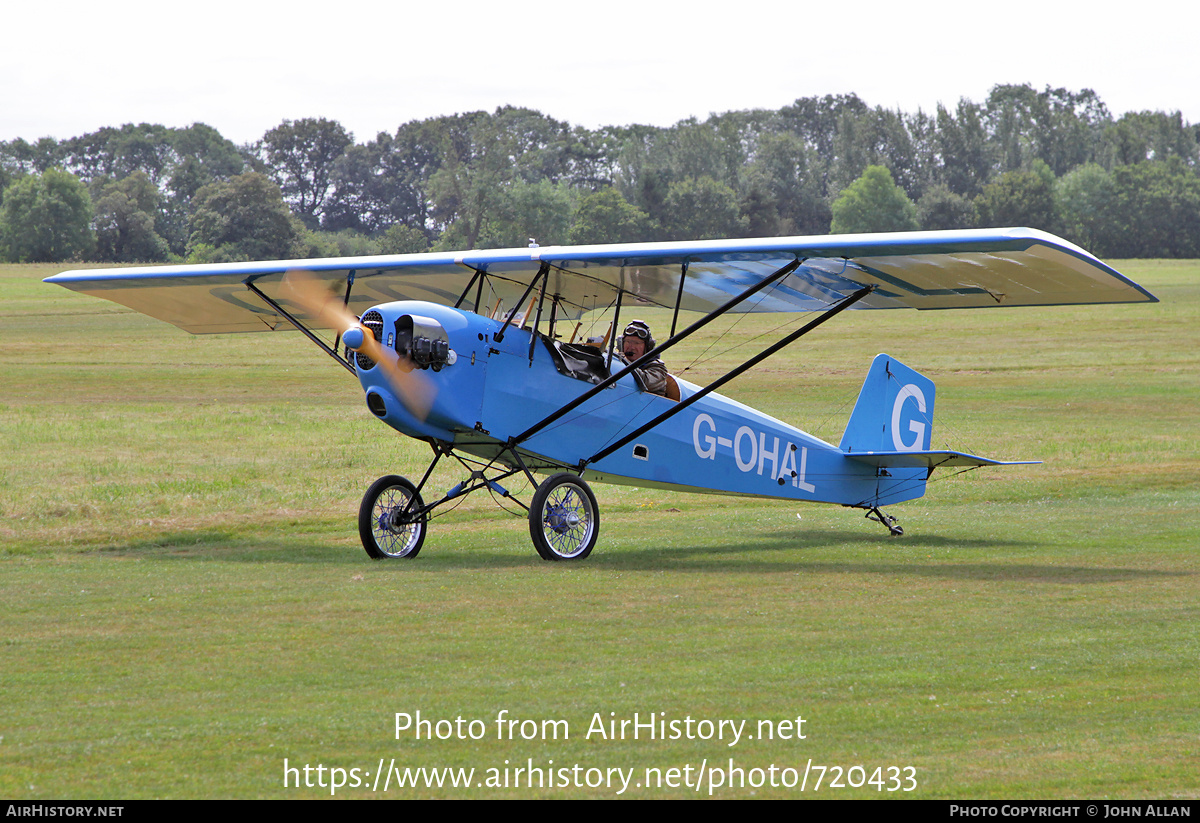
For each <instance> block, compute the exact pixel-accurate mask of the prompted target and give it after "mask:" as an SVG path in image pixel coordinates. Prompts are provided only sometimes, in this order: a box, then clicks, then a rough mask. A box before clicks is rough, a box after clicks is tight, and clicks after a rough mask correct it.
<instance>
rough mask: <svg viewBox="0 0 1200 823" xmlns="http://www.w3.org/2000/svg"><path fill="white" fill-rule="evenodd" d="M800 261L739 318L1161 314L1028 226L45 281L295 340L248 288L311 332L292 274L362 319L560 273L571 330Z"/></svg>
mask: <svg viewBox="0 0 1200 823" xmlns="http://www.w3.org/2000/svg"><path fill="white" fill-rule="evenodd" d="M795 260H800V261H801V265H800V266H799V267H798V268H797V269H796V270H795V271H794V272H792V273H791V274H789V275H788V276H787V277H786V278H785V279H783V280H782V281H781V282H779V283H777V284H775V285H774V286H773V287H771V288H769V289H765V290H763V291H761V292H759V293H758V294H756V295H755V296H754V297H752V298H751V299H750V300H748V301H746V304H745V305H743V306H740V307H739V308H737V309H734V311H745V312H802V311H812V310H816V309H822V308H825V307H827V306H828V305H829V304H831V303H833V302H835V301H837V300H839V299H841V298H842V297H845V296H847V295H849V294H851V293H853V292H855V291H857V290H859V289H861V288H862V287H863V286H866V285H872V286H874V287H875V290H874V291H873V292H872V293H871V294H870V295H869V296H867V297H866V298H865V299H863V300H861V301H860V302H859V303H857V304H855V306H854V308H872V309H889V308H915V309H957V308H989V307H998V306H999V307H1004V306H1048V305H1064V304H1082V303H1136V302H1157V299H1156V298H1155V297H1154V295H1152V294H1150V293H1149V292H1148V291H1146V290H1145V289H1143V288H1142V287H1141V286H1139V285H1138V284H1136V283H1134V282H1133V281H1131V280H1129V279H1128V278H1126V277H1124V276H1123V275H1121V274H1120V273H1118V272H1117V271H1116V270H1114V269H1112V268H1110V267H1109V266H1107V265H1105V264H1104V263H1102V262H1101V261H1100V260H1098V259H1097V258H1095V257H1093V256H1092V255H1091V254H1089V253H1088V252H1086V251H1084V250H1083V249H1081V248H1079V247H1078V246H1075V245H1072V244H1071V243H1068V242H1067V241H1065V240H1062V239H1061V238H1058V237H1055V236H1054V235H1051V234H1047V233H1045V232H1041V231H1038V230H1036V229H1027V228H1010V229H978V230H966V231H939V232H905V233H893V234H862V235H830V236H820V237H777V238H762V239H746V240H701V241H693V242H677V243H676V242H669V243H628V244H621V245H605V246H546V247H533V248H524V249H498V250H490V251H465V252H432V253H425V254H410V255H394V256H377V257H351V258H337V259H321V260H292V261H270V262H260V263H225V264H212V265H195V266H148V267H136V268H124V269H88V270H78V271H68V272H64V273H62V274H57V275H54V276H53V277H48V278H46V281H47V282H49V283H56V284H58V285H61V286H65V287H66V288H69V289H72V290H74V291H79V292H83V293H86V294H91V295H94V296H96V297H104V298H106V299H109V300H112V301H114V302H117V303H120V304H122V305H125V306H128V307H130V308H132V309H135V310H137V311H139V312H142V313H144V314H148V315H150V316H151V317H157V318H159V319H161V320H165V321H166V322H168V323H173V324H174V325H176V326H179V327H180V328H182V329H184V330H186V331H189V332H193V333H197V334H200V333H214V332H241V331H267V330H274V329H280V328H290V326H289V325H288V324H287V323H285V322H283V320H282V319H281V318H280V317H279V316H278V314H277V313H276V312H275V311H274V310H272V309H271V308H269V307H268V306H267V305H266V304H265V303H263V301H262V300H261V299H259V298H258V297H257V296H256V295H254V294H252V293H251V292H250V291H249V290H248V288H247V284H253V285H254V286H255V287H256V288H258V289H260V290H261V291H262V292H263V293H264V294H266V295H268V296H269V297H271V298H272V299H274V300H277V301H278V302H279V304H280V305H281V306H283V307H284V308H286V309H287V310H289V311H291V312H293V313H294V314H295V315H296V316H297V317H299V318H301V319H305V320H311V319H312V318H307V317H305V316H304V313H303V311H302V310H301V309H300V308H299V307H297V306H293V305H290V304H289V303H288V302H287V301H286V300H285V299H283V297H282V296H281V294H280V285H279V284H280V281H281V280H282V278H283V275H284V274H285V273H286V272H287V271H289V270H291V269H304V270H306V271H309V272H312V273H313V274H314V275H315V276H316V277H318V278H319V279H322V280H324V281H326V282H328V284H329V286H330V290H331V292H332V293H336V294H337V295H339V296H341V295H343V294H344V292H345V291H346V286H347V280H348V279H350V278H351V276H352V277H353V280H354V282H353V285H352V287H351V289H350V299H349V305H350V308H351V310H352V311H354V312H355V314H361V313H362V312H363V311H365V310H366V309H367V308H369V307H371V306H373V305H376V304H379V303H384V302H389V301H392V300H427V301H431V302H434V303H440V304H443V305H451V306H453V305H461V306H462V307H463V308H468V309H475V308H476V306H475V302H476V299H477V298H478V302H479V310H480V311H481V312H487V313H491V311H493V310H494V308H495V306H496V305H501V306H503V308H504V309H505V310H508V309H511V308H513V307H514V306H515V304H516V303H517V301H519V300H520V299H521V295H522V294H523V292H524V291H525V289H526V287H527V286H528V285H529V283H530V282H531V281H532V280H533V279H534V278H535V277H536V276H537V273H538V271H539V269H540V268H541V267H542V266H543V265H544V264H548V265H549V275H548V278H549V279H548V282H547V290H546V293H547V295H556V296H558V298H559V306H560V314H559V318H560V319H568V318H574V317H578V316H579V315H580V314H582V313H583V312H586V311H589V310H592V309H598V308H604V307H606V306H608V305H610V304H611V303H613V302H614V300H615V299H616V295H617V293H618V292H622V293H623V294H624V295H625V297H624V298H623V300H624V302H625V305H627V306H628V305H630V304H631V303H636V304H641V305H646V306H651V305H653V306H661V307H665V308H673V307H675V306H676V305H677V304H678V306H679V307H680V308H681V309H683V310H688V311H698V312H709V311H712V310H713V309H715V308H717V307H718V306H720V305H722V304H723V303H725V302H726V301H728V300H729V299H730V298H732V297H733V296H735V295H737V294H739V293H740V292H742V291H743V290H744V289H746V288H748V287H749V286H751V285H753V284H755V283H757V282H759V281H761V280H763V279H764V278H766V277H769V276H770V275H771V274H772V273H773V272H775V271H776V270H778V269H780V268H781V267H783V266H784V265H787V264H789V263H792V262H793V261H795ZM480 273H482V277H481V274H480ZM480 278H481V279H480Z"/></svg>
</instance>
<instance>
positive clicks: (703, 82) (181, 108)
mask: <svg viewBox="0 0 1200 823" xmlns="http://www.w3.org/2000/svg"><path fill="white" fill-rule="evenodd" d="M10 5H11V6H14V7H10V8H7V9H6V10H5V11H4V13H3V16H2V17H0V27H2V29H3V31H4V37H3V40H4V42H3V46H2V48H0V140H11V139H13V138H16V137H24V138H25V139H27V140H30V141H32V140H36V139H37V138H38V137H42V136H47V135H48V136H52V137H55V138H59V139H62V138H66V137H72V136H76V135H80V134H84V133H87V132H90V131H95V130H96V129H98V128H101V127H103V126H120V125H121V124H123V123H128V122H151V123H163V124H165V125H168V126H186V125H189V124H191V123H193V122H203V123H207V124H208V125H210V126H213V127H215V128H216V129H217V130H218V131H220V132H221V133H222V134H223V135H224V136H225V137H227V138H229V139H231V140H233V141H234V142H236V143H245V142H249V141H253V140H256V139H258V138H259V137H261V136H262V135H263V133H264V132H266V131H267V130H268V129H270V128H273V127H274V126H277V125H279V123H281V122H282V121H283V120H284V119H285V118H286V119H292V120H295V119H298V118H302V117H328V118H331V119H334V120H337V121H339V122H340V123H341V124H342V125H343V126H345V127H346V128H347V129H349V130H351V131H352V132H353V133H354V136H355V138H356V139H357V140H358V141H359V142H365V141H367V140H370V139H372V138H373V137H374V136H375V134H376V133H377V132H379V131H388V132H394V131H395V130H396V127H397V126H399V125H400V124H401V123H404V122H407V121H408V120H413V119H423V118H426V117H433V116H436V115H441V114H453V113H455V112H462V111H473V110H476V109H487V110H492V109H495V108H496V107H497V106H500V105H504V104H512V105H517V106H525V107H528V108H534V109H538V110H540V111H542V112H543V113H544V114H547V115H549V116H551V117H554V118H557V119H559V120H566V121H568V122H570V123H572V124H576V125H584V126H589V127H595V126H599V125H603V124H612V125H624V124H629V123H649V124H654V125H664V126H665V125H670V124H672V123H674V122H677V121H678V120H680V119H683V118H685V117H689V116H696V117H698V118H700V119H703V118H705V117H707V116H708V115H709V114H710V113H713V112H723V111H729V110H734V109H749V108H769V109H777V108H780V107H782V106H784V105H787V104H788V103H791V102H792V101H793V100H795V99H796V98H798V97H809V96H819V95H825V94H848V93H851V92H853V93H856V94H858V95H859V97H861V98H862V99H863V100H864V101H865V102H866V103H867V104H868V105H871V106H876V105H879V106H884V107H887V108H893V109H894V108H900V109H902V110H904V111H906V112H910V113H911V112H915V111H916V110H917V109H918V108H921V109H924V110H926V111H928V112H932V111H933V110H934V107H935V106H936V105H937V103H938V102H939V101H940V102H942V103H944V104H946V105H947V106H948V107H953V106H954V104H955V103H957V101H958V100H959V98H961V97H967V98H969V99H971V100H974V101H976V102H983V100H984V99H985V98H986V96H987V93H988V90H989V89H990V88H991V87H992V86H993V85H994V84H996V83H1029V84H1031V85H1032V86H1034V87H1035V88H1037V89H1039V90H1040V89H1042V88H1044V87H1045V86H1047V85H1050V86H1053V87H1056V88H1057V87H1065V88H1067V89H1070V90H1072V91H1078V90H1081V89H1084V88H1091V89H1093V90H1094V91H1096V93H1097V94H1099V95H1100V98H1101V99H1102V100H1103V101H1104V102H1105V103H1106V104H1107V105H1108V108H1109V110H1110V111H1111V112H1112V113H1113V115H1114V116H1119V115H1120V114H1122V113H1124V112H1126V111H1140V110H1146V109H1150V110H1161V111H1176V110H1180V111H1182V112H1183V116H1184V119H1185V120H1187V121H1190V122H1192V123H1196V122H1198V121H1200V82H1198V81H1200V56H1198V55H1200V49H1198V48H1197V46H1196V42H1195V39H1196V37H1197V32H1198V31H1200V26H1198V25H1197V24H1198V23H1200V4H1197V5H1195V6H1193V5H1192V4H1191V3H1187V2H1184V3H1180V2H1177V1H1176V0H1170V2H1167V1H1166V0H1142V1H1141V2H1136V3H1131V2H1125V3H1113V4H1111V11H1104V10H1101V8H1100V4H1089V3H1070V4H1068V3H1065V2H1057V1H1056V0H1040V2H1030V1H1029V0H1011V1H1010V2H1004V3H997V4H992V5H982V4H971V3H964V2H961V0H958V1H957V2H943V1H942V0H936V1H934V0H930V1H929V2H920V0H916V1H914V2H907V3H904V2H878V0H863V1H862V2H857V3H855V2H835V0H823V2H819V3H816V2H811V0H807V1H806V0H792V2H763V0H740V2H720V3H716V4H711V5H709V6H702V5H701V4H700V3H695V2H693V3H684V2H679V1H678V0H676V2H672V3H662V2H656V1H655V0H607V1H606V2H599V3H588V4H574V3H570V2H569V0H556V1H555V2H548V1H547V0H530V2H525V3H523V4H512V5H509V4H506V3H503V2H498V0H491V2H477V0H458V2H454V0H451V2H446V3H433V2H429V0H425V2H421V3H419V4H417V3H413V2H411V0H390V2H382V1H381V0H324V2H319V3H318V2H311V1H310V0H293V2H291V3H280V2H270V3H266V2H259V0H204V2H195V3H180V4H168V3H163V2H161V0H155V2H148V1H147V0H46V2H44V3H39V4H35V3H19V4H10Z"/></svg>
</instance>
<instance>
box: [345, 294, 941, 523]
mask: <svg viewBox="0 0 1200 823" xmlns="http://www.w3.org/2000/svg"><path fill="white" fill-rule="evenodd" d="M374 311H377V312H379V314H380V315H381V316H382V317H383V341H382V342H383V343H384V345H385V346H391V345H393V342H392V339H391V338H390V335H391V334H392V333H393V328H394V327H395V326H396V321H397V320H398V319H399V318H401V317H402V316H405V315H408V316H412V317H414V318H415V317H421V318H427V319H431V320H433V321H436V323H437V324H439V325H440V326H441V328H442V329H444V330H445V334H446V337H447V338H448V340H449V344H450V349H451V350H452V352H453V354H452V356H451V362H450V363H448V364H446V365H444V366H442V367H441V368H440V370H439V371H436V372H435V371H433V370H432V369H429V370H425V371H424V374H425V375H426V376H428V377H429V378H430V380H431V381H432V383H433V384H434V385H435V386H436V388H437V395H436V398H435V399H434V402H433V406H432V408H431V411H430V414H429V416H428V417H427V418H426V419H425V420H424V421H421V420H417V419H416V418H414V417H413V416H412V415H411V414H410V413H409V412H408V411H407V410H406V409H405V408H404V406H403V404H402V403H400V402H399V401H398V400H397V399H396V398H395V397H394V395H393V393H392V391H391V389H390V388H389V386H388V383H387V382H386V380H385V379H384V377H383V375H382V374H381V371H382V370H381V369H379V368H368V369H365V370H364V369H362V368H359V369H358V375H359V379H360V380H361V382H362V385H363V389H364V390H365V391H366V393H367V396H368V405H369V406H371V407H372V411H374V412H375V414H376V415H377V416H379V417H380V418H381V419H382V420H383V421H384V422H385V423H387V424H388V425H389V426H391V427H393V428H395V429H396V430H398V431H400V432H402V433H403V434H406V435H409V436H411V437H417V438H424V439H434V440H439V441H442V442H445V443H450V444H452V445H453V446H454V448H456V449H459V450H461V451H464V452H467V453H470V454H474V455H477V456H479V457H483V458H485V459H491V458H493V457H496V456H498V455H499V456H500V460H501V462H505V463H511V457H509V456H506V455H503V454H501V452H502V451H503V448H504V444H505V443H506V442H508V441H509V439H510V438H512V437H514V436H517V435H518V434H520V433H522V432H524V431H525V430H526V429H528V428H530V427H531V426H533V425H534V424H535V423H537V422H538V421H540V420H542V419H543V418H545V417H547V416H549V415H550V414H552V413H553V412H555V411H557V410H558V409H560V408H561V407H562V406H563V405H564V404H566V403H568V402H569V401H571V400H573V399H574V398H576V397H578V396H579V395H581V394H583V393H584V392H586V391H587V390H589V389H591V388H592V385H593V384H592V383H590V382H589V381H588V380H586V379H582V378H580V377H576V376H572V375H571V374H568V373H563V370H562V369H561V368H560V366H561V364H560V363H556V357H555V354H554V352H553V351H552V350H551V348H550V346H551V345H552V344H551V342H550V341H549V339H548V338H546V337H544V336H541V335H539V336H538V339H537V340H536V341H534V345H533V347H532V351H533V355H532V359H531V357H530V342H531V333H530V332H529V331H528V330H526V329H522V328H516V327H514V326H509V327H508V328H507V329H506V330H505V331H504V334H503V337H502V339H501V340H499V341H497V340H496V336H497V334H499V333H500V331H501V328H502V326H503V323H502V322H500V321H497V320H493V319H491V318H488V317H484V316H480V315H477V314H473V313H470V312H464V311H459V310H456V309H452V308H447V307H445V306H439V305H436V304H433V303H425V302H414V301H406V302H397V303H387V304H384V305H381V306H377V307H376V308H375V309H374ZM364 317H366V315H364ZM678 382H679V385H680V391H681V395H682V399H687V398H688V397H689V396H691V395H692V394H693V393H694V392H696V391H697V389H698V387H697V386H695V385H693V384H690V383H687V382H685V381H678ZM371 395H375V398H374V399H373V400H372V397H371ZM674 402H675V401H672V400H668V399H667V398H665V397H659V396H657V395H654V394H650V393H648V392H645V391H643V390H642V389H641V388H640V387H639V386H638V384H637V382H636V381H635V379H634V377H633V376H632V375H626V376H625V377H623V378H621V379H620V380H619V381H618V382H617V383H616V384H615V385H613V386H612V387H610V388H608V389H605V390H603V391H601V392H600V393H599V394H598V395H597V396H596V397H593V398H591V399H590V400H588V401H587V402H585V403H584V404H583V405H581V406H580V407H579V408H577V409H575V410H574V411H572V412H570V413H568V414H567V415H566V416H564V417H563V418H562V419H560V420H558V421H556V422H554V423H552V424H551V425H549V426H548V427H546V428H545V429H543V430H541V431H539V432H537V433H536V434H533V435H532V436H530V437H529V438H528V439H527V440H525V441H523V442H521V443H520V444H519V445H518V448H519V451H520V453H521V456H522V459H523V460H524V461H525V462H526V464H527V465H528V466H529V468H530V469H532V470H534V471H539V472H553V471H562V470H567V471H578V469H579V464H580V462H581V461H584V460H587V459H589V458H590V457H591V456H592V455H594V454H596V453H597V452H599V451H600V450H601V449H603V448H605V447H606V446H607V445H608V444H610V443H612V442H614V441H616V440H618V439H619V438H621V437H622V436H624V435H625V434H627V433H629V432H631V431H633V430H634V429H636V428H637V427H638V426H640V425H642V424H643V423H646V422H648V421H650V420H651V419H653V418H654V417H656V416H657V415H659V414H661V413H662V412H664V411H665V410H667V409H669V408H671V407H672V406H673V405H674ZM506 457H508V459H506ZM877 474H878V472H877V470H876V469H875V468H874V467H872V466H868V465H864V464H862V463H859V462H856V461H853V460H850V459H848V458H847V457H846V455H845V454H844V453H843V452H842V451H841V450H840V449H839V448H838V447H836V446H833V445H831V444H829V443H826V442H825V441H823V440H820V439H819V438H816V437H813V436H812V435H810V434H807V433H806V432H803V431H801V430H800V429H797V428H795V427H794V426H790V425H788V424H786V423H783V422H782V421H779V420H776V419H775V418H773V417H770V416H768V415H765V414H762V413H761V412H758V411H755V410H754V409H751V408H749V407H747V406H744V405H742V404H741V403H738V402H736V401H734V400H730V399H729V398H727V397H723V396H721V395H719V394H716V393H712V394H709V395H707V396H705V397H703V398H701V399H700V400H698V401H697V402H696V403H694V404H693V405H691V406H690V407H689V408H686V409H684V410H683V411H682V412H681V413H679V414H677V415H675V416H674V417H672V418H670V419H669V420H667V421H665V422H664V423H662V424H660V425H658V426H656V427H655V428H653V429H651V430H649V431H647V432H646V433H644V434H643V435H641V436H639V437H638V438H637V439H636V440H635V441H634V442H632V443H629V444H628V445H626V446H624V447H622V448H620V449H619V450H617V451H616V452H613V453H612V454H610V455H608V456H607V457H604V458H603V459H601V460H598V461H596V462H594V463H589V464H588V465H587V466H586V468H585V470H584V472H583V476H584V478H585V479H587V480H589V481H597V482H603V483H620V484H632V485H637V486H650V487H656V488H665V489H675V490H679V491H691V492H711V493H720V494H739V495H752V496H760V497H777V498H786V499H795V500H808V501H818V502H831V503H844V504H849V505H859V504H860V503H863V502H870V503H871V504H872V505H874V504H876V503H878V504H882V503H885V502H898V501H900V500H904V499H911V498H912V497H919V496H920V494H921V493H922V492H923V485H924V484H923V483H922V484H921V488H920V489H919V490H918V489H914V491H915V492H916V493H915V494H907V495H905V494H903V493H902V492H901V491H900V490H899V489H895V488H889V489H888V490H887V491H886V492H885V493H883V494H882V496H881V492H884V489H883V488H881V486H880V478H879V477H877ZM886 485H888V486H889V487H894V486H895V484H890V483H889V484H886Z"/></svg>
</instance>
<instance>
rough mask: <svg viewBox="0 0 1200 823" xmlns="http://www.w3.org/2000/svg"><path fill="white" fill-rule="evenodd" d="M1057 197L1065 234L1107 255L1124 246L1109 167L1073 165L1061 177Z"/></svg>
mask: <svg viewBox="0 0 1200 823" xmlns="http://www.w3.org/2000/svg"><path fill="white" fill-rule="evenodd" d="M1056 197H1057V200H1058V205H1059V219H1060V228H1061V230H1062V235H1063V237H1065V238H1066V239H1068V240H1070V241H1071V242H1073V243H1078V244H1079V245H1080V246H1083V247H1084V248H1085V249H1087V250H1088V251H1090V252H1092V253H1093V254H1098V255H1103V256H1108V255H1111V254H1112V253H1113V252H1114V251H1115V250H1117V249H1118V248H1120V245H1119V238H1118V237H1117V236H1116V233H1117V232H1119V231H1120V229H1119V228H1118V226H1117V225H1116V223H1115V222H1114V217H1115V216H1116V215H1115V214H1114V208H1115V206H1116V185H1115V184H1114V182H1113V178H1112V175H1111V174H1110V173H1109V172H1108V171H1107V170H1106V169H1104V168H1103V167H1102V166H1100V165H1098V164H1096V163H1087V164H1085V165H1082V166H1079V167H1078V168H1075V169H1072V170H1071V171H1070V172H1068V173H1067V174H1065V175H1063V176H1062V178H1061V179H1059V181H1058V187H1057V192H1056Z"/></svg>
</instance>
